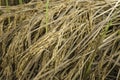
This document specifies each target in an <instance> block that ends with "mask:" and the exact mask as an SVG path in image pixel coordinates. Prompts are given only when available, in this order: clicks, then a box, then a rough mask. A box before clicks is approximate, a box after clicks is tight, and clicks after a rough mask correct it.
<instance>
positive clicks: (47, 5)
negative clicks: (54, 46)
mask: <svg viewBox="0 0 120 80" xmlns="http://www.w3.org/2000/svg"><path fill="white" fill-rule="evenodd" d="M48 7H49V0H47V3H46V14H45V16H46V24H47V23H48ZM47 32H48V26H46V33H47Z"/></svg>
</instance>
